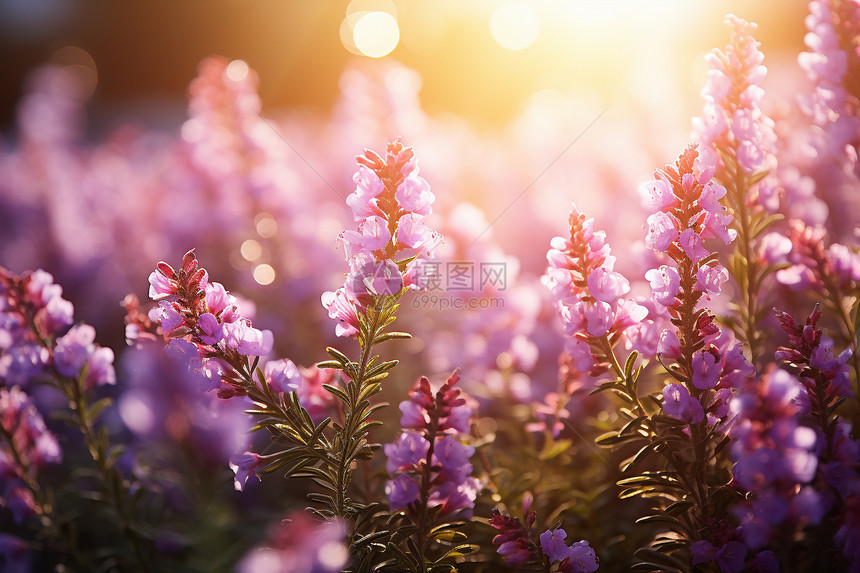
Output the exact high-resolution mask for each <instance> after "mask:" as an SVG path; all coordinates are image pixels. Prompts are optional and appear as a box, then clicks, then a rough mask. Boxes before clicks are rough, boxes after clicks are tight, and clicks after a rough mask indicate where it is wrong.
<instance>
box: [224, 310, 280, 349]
mask: <svg viewBox="0 0 860 573" xmlns="http://www.w3.org/2000/svg"><path fill="white" fill-rule="evenodd" d="M223 329H224V344H225V346H226V347H227V348H230V349H232V350H235V351H236V352H238V353H239V354H241V355H243V356H265V355H266V354H268V353H270V352H271V351H272V345H273V343H274V338H273V337H272V331H271V330H257V329H256V328H253V327H252V326H251V321H250V320H248V319H244V318H243V319H240V320H237V321H236V322H233V323H229V324H224V325H223Z"/></svg>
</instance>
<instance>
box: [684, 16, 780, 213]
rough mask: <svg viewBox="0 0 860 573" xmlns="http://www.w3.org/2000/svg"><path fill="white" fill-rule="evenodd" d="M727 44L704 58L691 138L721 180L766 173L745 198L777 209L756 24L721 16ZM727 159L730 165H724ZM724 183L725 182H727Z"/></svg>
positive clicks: (774, 164)
mask: <svg viewBox="0 0 860 573" xmlns="http://www.w3.org/2000/svg"><path fill="white" fill-rule="evenodd" d="M726 24H728V25H729V27H730V28H731V40H730V42H729V45H728V46H727V47H726V50H725V52H723V51H720V50H714V51H713V52H711V53H710V54H709V55H708V57H707V60H708V64H709V65H710V71H709V72H708V83H707V85H706V86H705V88H704V89H703V90H702V96H703V97H704V98H705V108H704V110H703V112H702V117H701V118H696V119H694V120H693V126H694V131H695V137H696V138H697V139H698V141H699V143H700V144H701V147H700V149H699V152H700V153H701V158H700V160H701V161H702V163H703V164H704V165H714V166H717V167H718V177H719V178H721V180H722V181H724V182H726V181H729V180H731V179H732V176H733V174H734V173H735V172H736V171H739V172H740V174H743V175H745V176H746V177H749V178H752V177H754V176H757V175H758V174H760V173H762V172H769V174H768V175H767V176H766V177H764V179H761V180H760V181H758V182H756V183H755V185H754V186H753V188H752V190H747V189H744V191H746V192H747V197H745V200H746V201H747V202H749V203H751V204H758V205H761V206H762V207H764V208H766V209H768V210H769V211H775V210H776V209H777V208H778V207H779V194H780V186H779V182H778V181H777V179H776V177H775V176H774V173H775V172H776V167H777V161H776V155H775V151H776V134H775V133H774V122H773V120H772V119H771V118H770V117H768V116H767V115H766V114H765V113H764V111H762V108H761V99H762V96H763V95H764V90H763V89H762V88H761V87H760V84H761V82H762V80H763V79H764V77H765V74H766V73H767V68H765V67H764V66H763V65H762V61H763V60H764V55H763V54H762V53H761V51H760V50H759V42H757V41H756V40H755V38H754V37H753V33H754V32H755V31H756V28H757V26H756V25H755V24H752V23H749V22H746V21H744V20H741V19H740V18H737V17H735V16H733V15H731V14H730V15H729V16H727V17H726ZM726 158H728V159H729V160H730V161H732V162H733V163H734V164H733V165H725V163H724V161H725V160H726ZM726 185H728V183H726Z"/></svg>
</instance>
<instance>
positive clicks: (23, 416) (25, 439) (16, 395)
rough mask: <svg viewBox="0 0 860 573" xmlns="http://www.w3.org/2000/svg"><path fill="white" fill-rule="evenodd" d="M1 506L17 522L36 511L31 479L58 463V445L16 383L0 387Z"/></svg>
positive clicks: (60, 457) (60, 455)
mask: <svg viewBox="0 0 860 573" xmlns="http://www.w3.org/2000/svg"><path fill="white" fill-rule="evenodd" d="M0 425H2V430H3V436H2V437H3V439H2V440H0V506H3V507H6V508H7V509H9V510H10V511H11V512H12V517H13V518H14V519H15V521H16V522H17V523H19V524H20V523H23V522H24V521H25V520H26V519H27V517H29V516H31V515H33V514H34V513H36V512H37V511H38V507H37V502H36V499H35V498H34V497H33V490H32V489H31V485H30V482H32V481H33V480H35V479H36V474H37V472H38V470H39V469H40V468H41V467H43V466H44V465H45V464H49V463H59V462H60V461H61V459H62V454H61V451H60V446H59V444H58V443H57V439H56V438H55V437H54V435H53V434H52V433H51V432H50V431H49V430H48V429H47V428H46V427H45V421H44V420H43V419H42V416H41V414H39V412H38V411H37V410H36V406H35V405H34V404H33V402H32V401H31V399H30V397H29V396H28V395H27V394H26V393H25V392H24V391H23V390H21V388H19V387H18V386H12V387H5V386H4V387H0Z"/></svg>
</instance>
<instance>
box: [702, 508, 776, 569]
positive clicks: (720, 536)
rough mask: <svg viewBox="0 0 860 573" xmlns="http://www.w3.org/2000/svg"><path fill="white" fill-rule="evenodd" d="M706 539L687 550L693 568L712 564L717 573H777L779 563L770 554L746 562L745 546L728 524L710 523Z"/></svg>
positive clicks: (724, 522) (759, 555) (768, 552)
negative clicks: (742, 572)
mask: <svg viewBox="0 0 860 573" xmlns="http://www.w3.org/2000/svg"><path fill="white" fill-rule="evenodd" d="M707 531H708V538H707V539H700V540H699V541H696V542H695V543H693V544H692V545H691V546H690V553H691V554H692V563H693V565H705V564H708V563H715V564H716V566H717V567H718V568H719V570H720V573H741V571H747V572H748V573H779V571H780V569H779V560H778V559H777V557H776V554H775V553H774V552H773V551H759V552H758V553H756V554H755V555H754V556H753V558H752V559H750V560H749V561H747V554H748V550H747V546H746V545H744V543H743V542H742V541H740V531H739V530H738V528H735V527H732V526H731V524H729V522H728V521H726V520H725V519H721V520H719V521H714V520H712V523H710V524H709V526H708V528H707Z"/></svg>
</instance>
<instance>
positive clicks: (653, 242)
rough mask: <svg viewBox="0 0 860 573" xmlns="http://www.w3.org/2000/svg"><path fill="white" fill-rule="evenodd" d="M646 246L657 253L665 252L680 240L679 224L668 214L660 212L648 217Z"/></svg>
mask: <svg viewBox="0 0 860 573" xmlns="http://www.w3.org/2000/svg"><path fill="white" fill-rule="evenodd" d="M647 223H648V234H647V235H646V237H645V244H646V245H647V246H648V247H649V248H651V249H653V250H655V251H665V250H666V249H668V248H669V245H671V244H672V242H674V241H676V240H677V239H678V236H679V233H678V229H677V222H676V221H675V219H674V218H673V217H672V216H671V215H669V214H668V213H664V212H662V211H658V212H657V213H653V214H651V215H649V216H648V219H647Z"/></svg>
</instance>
